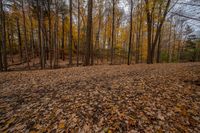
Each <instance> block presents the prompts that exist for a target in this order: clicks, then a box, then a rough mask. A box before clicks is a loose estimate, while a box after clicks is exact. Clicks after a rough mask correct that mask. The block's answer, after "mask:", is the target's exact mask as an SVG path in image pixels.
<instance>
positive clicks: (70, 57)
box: [69, 0, 73, 66]
mask: <svg viewBox="0 0 200 133" xmlns="http://www.w3.org/2000/svg"><path fill="white" fill-rule="evenodd" d="M69 13H70V26H69V66H72V38H73V35H72V0H69Z"/></svg>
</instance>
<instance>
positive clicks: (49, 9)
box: [47, 0, 53, 68]
mask: <svg viewBox="0 0 200 133" xmlns="http://www.w3.org/2000/svg"><path fill="white" fill-rule="evenodd" d="M50 1H51V0H48V1H47V6H48V27H49V37H48V40H49V57H50V59H49V60H50V68H53V66H52V62H53V53H52V43H51V42H52V38H51V4H50Z"/></svg>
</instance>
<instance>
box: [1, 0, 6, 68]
mask: <svg viewBox="0 0 200 133" xmlns="http://www.w3.org/2000/svg"><path fill="white" fill-rule="evenodd" d="M0 4H1V5H0V6H1V43H2V49H1V50H2V52H1V54H2V60H3V61H2V68H3V69H4V70H5V71H7V51H6V23H5V19H6V18H5V11H4V9H3V1H2V0H1V3H0Z"/></svg>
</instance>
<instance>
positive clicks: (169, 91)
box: [0, 64, 200, 133]
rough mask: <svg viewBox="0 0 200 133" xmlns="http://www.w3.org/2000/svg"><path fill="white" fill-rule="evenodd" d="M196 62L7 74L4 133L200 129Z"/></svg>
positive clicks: (0, 128) (1, 108)
mask: <svg viewBox="0 0 200 133" xmlns="http://www.w3.org/2000/svg"><path fill="white" fill-rule="evenodd" d="M191 66H192V65H191V64H178V65H173V64H164V65H136V66H96V67H90V68H70V69H61V70H51V71H34V72H14V73H1V74H0V78H1V83H0V84H1V86H3V88H2V89H0V132H9V131H10V132H64V131H65V132H83V133H84V132H88V133H90V132H101V133H104V132H106V133H115V132H130V133H137V132H167V131H170V132H200V130H199V129H200V127H199V125H200V114H199V110H200V106H199V102H200V99H199V98H200V89H199V86H198V85H195V84H190V82H184V81H198V79H199V77H200V75H199V73H196V69H199V68H198V67H197V65H194V67H193V68H192V69H191V68H190V67H191ZM192 83H193V82H192Z"/></svg>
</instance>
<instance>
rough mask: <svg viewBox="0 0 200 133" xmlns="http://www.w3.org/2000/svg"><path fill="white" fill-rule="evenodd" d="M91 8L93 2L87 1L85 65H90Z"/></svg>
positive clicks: (91, 0)
mask: <svg viewBox="0 0 200 133" xmlns="http://www.w3.org/2000/svg"><path fill="white" fill-rule="evenodd" d="M92 8H93V0H88V17H87V35H86V56H85V65H86V66H88V65H90V63H91V62H90V61H91V50H92V49H91V45H93V44H92V11H93V10H92Z"/></svg>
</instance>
